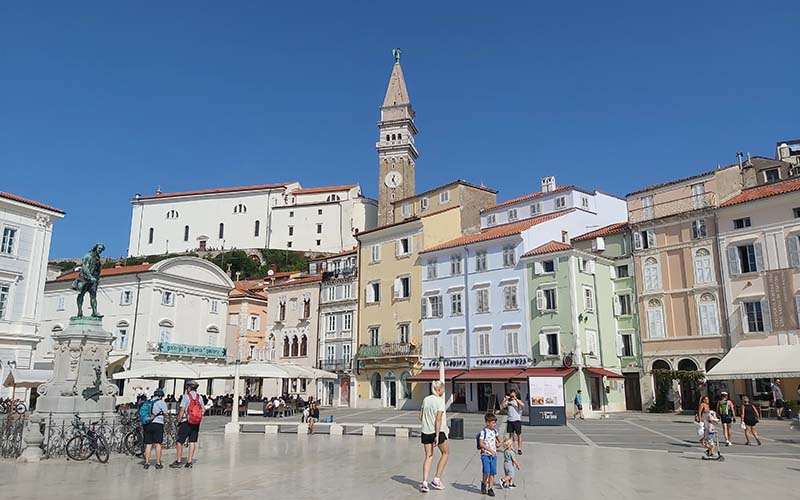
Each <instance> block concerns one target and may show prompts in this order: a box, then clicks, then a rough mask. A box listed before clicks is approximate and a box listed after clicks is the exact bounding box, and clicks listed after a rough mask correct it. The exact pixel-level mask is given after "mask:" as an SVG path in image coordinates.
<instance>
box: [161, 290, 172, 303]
mask: <svg viewBox="0 0 800 500" xmlns="http://www.w3.org/2000/svg"><path fill="white" fill-rule="evenodd" d="M161 304H162V305H165V306H174V305H175V292H170V291H169V290H164V291H163V292H161Z"/></svg>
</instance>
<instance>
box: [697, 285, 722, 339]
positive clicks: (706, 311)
mask: <svg viewBox="0 0 800 500" xmlns="http://www.w3.org/2000/svg"><path fill="white" fill-rule="evenodd" d="M697 308H698V313H699V316H700V335H718V334H719V316H718V315H717V299H716V297H714V295H712V294H710V293H704V294H703V295H701V296H700V302H699V303H698V304H697Z"/></svg>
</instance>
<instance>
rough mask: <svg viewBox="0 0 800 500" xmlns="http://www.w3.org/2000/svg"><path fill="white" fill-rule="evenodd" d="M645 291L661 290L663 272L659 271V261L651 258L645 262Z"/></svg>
mask: <svg viewBox="0 0 800 500" xmlns="http://www.w3.org/2000/svg"><path fill="white" fill-rule="evenodd" d="M643 271H644V289H645V290H659V289H660V288H661V272H660V271H659V269H658V261H657V260H656V259H654V258H652V257H649V258H648V259H646V260H645V261H644V266H643Z"/></svg>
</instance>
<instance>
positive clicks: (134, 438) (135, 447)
mask: <svg viewBox="0 0 800 500" xmlns="http://www.w3.org/2000/svg"><path fill="white" fill-rule="evenodd" d="M121 418H122V425H123V426H125V427H133V429H132V430H131V431H129V432H128V433H127V434H125V437H124V438H123V441H122V442H123V443H124V445H125V450H126V451H127V452H128V453H130V454H131V455H133V456H135V457H140V456H142V454H143V453H144V435H143V430H142V425H141V424H140V423H139V420H138V419H135V418H129V417H126V416H124V415H122V416H121Z"/></svg>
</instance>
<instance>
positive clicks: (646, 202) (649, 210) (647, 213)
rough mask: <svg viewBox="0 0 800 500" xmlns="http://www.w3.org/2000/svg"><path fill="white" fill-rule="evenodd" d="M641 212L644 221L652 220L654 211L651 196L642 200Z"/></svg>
mask: <svg viewBox="0 0 800 500" xmlns="http://www.w3.org/2000/svg"><path fill="white" fill-rule="evenodd" d="M641 200H642V211H643V213H644V218H645V219H652V218H653V216H654V215H655V211H654V210H653V197H652V196H645V197H643V198H642V199H641Z"/></svg>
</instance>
